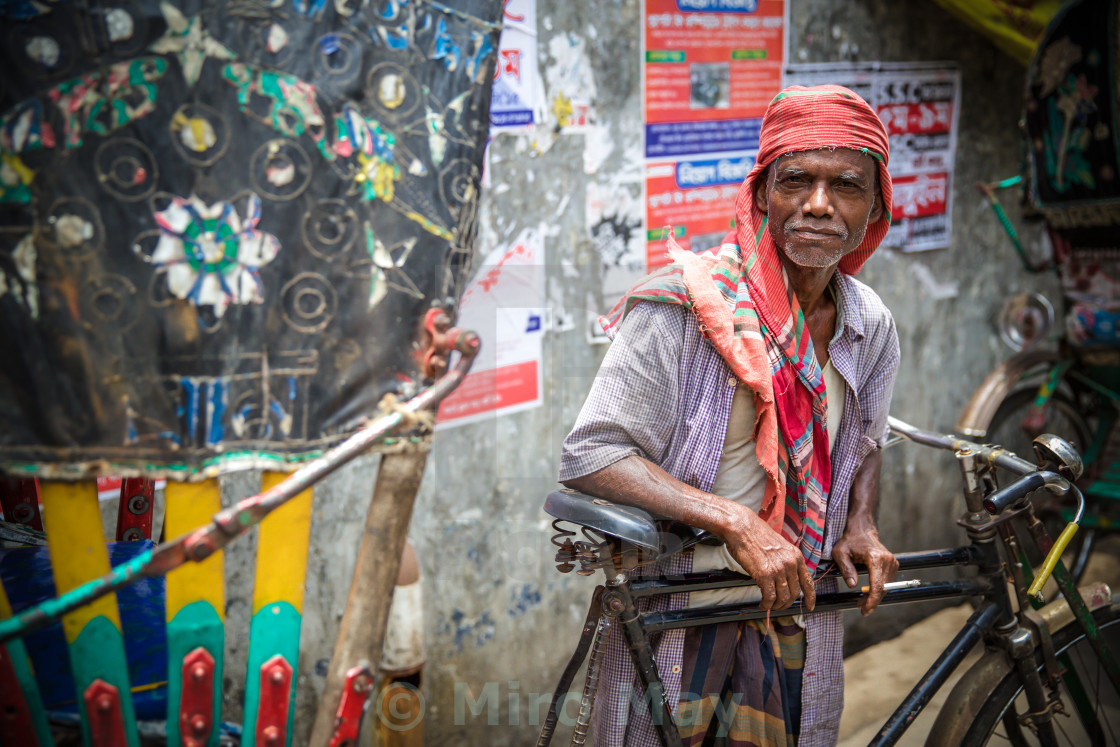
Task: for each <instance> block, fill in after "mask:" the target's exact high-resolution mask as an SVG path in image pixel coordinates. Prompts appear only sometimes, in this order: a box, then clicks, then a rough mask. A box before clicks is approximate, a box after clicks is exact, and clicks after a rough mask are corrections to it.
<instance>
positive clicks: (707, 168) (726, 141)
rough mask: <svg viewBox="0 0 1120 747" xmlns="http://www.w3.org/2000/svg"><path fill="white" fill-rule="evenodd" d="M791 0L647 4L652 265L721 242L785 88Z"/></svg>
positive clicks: (684, 0) (648, 240)
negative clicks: (670, 245) (670, 253)
mask: <svg viewBox="0 0 1120 747" xmlns="http://www.w3.org/2000/svg"><path fill="white" fill-rule="evenodd" d="M787 13H788V6H787V4H786V2H785V1H784V0H645V4H644V6H643V15H642V18H643V20H644V28H643V34H642V42H643V47H642V49H643V65H642V74H643V91H644V93H645V100H644V109H643V115H644V117H645V121H644V126H645V157H646V174H645V185H644V188H645V219H646V224H645V238H646V257H645V260H646V270H647V271H649V270H652V269H654V268H656V267H660V266H662V265H664V264H666V263H667V261H668V257H667V254H666V248H667V240H668V238H669V235H670V233H671V234H672V236H673V237H674V238H675V240H676V242H677V243H678V244H679V245H680V246H681V247H683V248H686V249H690V250H692V251H694V252H701V251H705V250H707V249H711V248H713V247H716V246H718V245H719V243H720V241H721V240H722V239H723V237H724V236H725V235H726V234H727V232H728V231H729V230H731V228H732V225H733V223H732V220H733V218H734V215H735V196H736V195H737V194H738V189H739V184H740V183H741V182H742V181H743V178H744V177H745V176H746V175H747V172H749V171H750V169H751V167H752V166H753V165H754V158H755V155H756V154H757V152H758V135H759V130H760V129H761V126H762V116H763V114H765V113H766V107H767V105H768V104H769V103H770V100H771V99H772V98H774V96H775V94H777V93H778V91H780V90H781V85H782V70H783V66H784V61H785V56H786V52H785V29H786V27H787V25H788V17H787Z"/></svg>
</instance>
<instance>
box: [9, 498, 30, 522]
mask: <svg viewBox="0 0 1120 747" xmlns="http://www.w3.org/2000/svg"><path fill="white" fill-rule="evenodd" d="M12 518H13V519H15V520H16V522H17V523H19V524H30V523H31V520H32V519H33V518H35V509H34V508H33V507H32V506H31V504H30V503H17V504H16V506H15V508H13V509H12Z"/></svg>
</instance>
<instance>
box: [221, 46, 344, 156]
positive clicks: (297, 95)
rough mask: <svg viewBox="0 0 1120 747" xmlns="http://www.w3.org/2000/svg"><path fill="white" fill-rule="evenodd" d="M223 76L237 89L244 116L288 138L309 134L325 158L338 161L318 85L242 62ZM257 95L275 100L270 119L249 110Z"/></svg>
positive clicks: (226, 67) (238, 100)
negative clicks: (317, 97) (318, 100)
mask: <svg viewBox="0 0 1120 747" xmlns="http://www.w3.org/2000/svg"><path fill="white" fill-rule="evenodd" d="M222 77H223V78H225V79H226V80H227V81H228V82H230V83H231V84H233V85H234V86H236V87H237V103H238V106H239V107H240V109H241V113H242V114H248V115H249V116H253V117H257V118H258V119H260V120H261V121H262V122H264V124H266V125H268V126H269V127H271V128H272V129H274V130H276V131H277V132H279V133H280V134H282V135H286V136H288V137H298V136H300V135H302V134H304V133H305V132H306V133H307V134H308V135H310V136H311V139H312V140H314V141H315V145H317V146H318V147H319V152H320V153H321V154H322V155H323V157H324V158H326V159H327V160H328V161H332V160H334V154H333V153H332V152H331V151H330V148H329V147H328V145H327V142H326V129H325V128H326V125H327V120H326V117H324V116H323V111H322V110H321V109H320V108H319V104H318V103H316V101H315V86H313V85H311V84H310V83H305V82H304V81H302V80H300V79H299V78H297V77H295V76H294V75H287V74H285V73H276V72H272V71H270V70H263V69H261V68H258V67H253V66H252V65H246V64H244V63H241V62H235V63H232V64H229V65H226V66H225V68H223V70H222ZM253 95H257V96H262V97H264V98H267V99H271V100H272V105H271V109H270V111H269V113H268V114H267V115H266V116H264V117H261V116H259V115H257V114H255V113H254V112H253V111H252V110H251V109H250V108H249V100H250V99H251V98H252V96H253Z"/></svg>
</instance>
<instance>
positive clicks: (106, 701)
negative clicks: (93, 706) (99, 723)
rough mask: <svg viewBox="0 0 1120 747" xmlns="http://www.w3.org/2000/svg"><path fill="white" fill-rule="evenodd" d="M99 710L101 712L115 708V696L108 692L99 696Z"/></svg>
mask: <svg viewBox="0 0 1120 747" xmlns="http://www.w3.org/2000/svg"><path fill="white" fill-rule="evenodd" d="M97 710H98V711H100V712H101V713H108V712H109V711H111V710H113V698H112V697H111V696H110V695H109V694H108V693H105V694H103V695H98V696H97Z"/></svg>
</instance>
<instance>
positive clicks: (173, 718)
mask: <svg viewBox="0 0 1120 747" xmlns="http://www.w3.org/2000/svg"><path fill="white" fill-rule="evenodd" d="M199 646H201V647H203V648H205V649H206V650H207V651H209V652H210V655H211V656H213V657H214V702H213V705H212V708H211V717H212V720H211V722H212V723H213V725H214V728H213V729H211V730H210V738H209V739H208V740H207V741H206V745H207V747H218V733H219V728H218V725H219V724H220V722H221V720H222V653H223V650H224V648H225V626H224V625H222V618H221V617H219V616H218V612H217V610H215V609H214V605H212V604H210V602H207V601H204V600H203V601H198V602H191V603H190V604H188V605H187V606H186V607H183V609H181V610H179V612H178V613H177V614H176V615H175V617H174V618H173V619H172V620H171V622H169V623H167V745H168V747H175V746H176V745H180V744H182V735H181V734H180V733H179V699H180V697H181V695H182V692H183V658H184V657H185V656H186V655H187V654H189V653H190V652H191V651H194V650H195V649H196V648H198V647H199Z"/></svg>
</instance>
